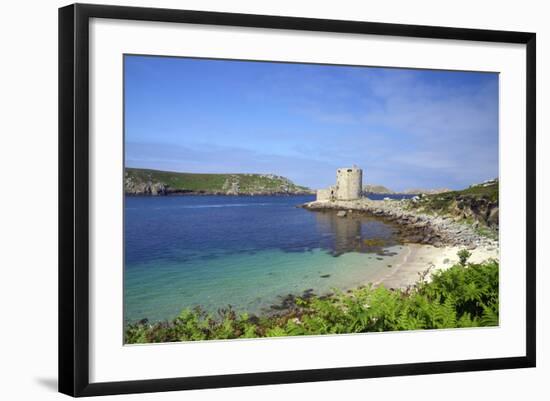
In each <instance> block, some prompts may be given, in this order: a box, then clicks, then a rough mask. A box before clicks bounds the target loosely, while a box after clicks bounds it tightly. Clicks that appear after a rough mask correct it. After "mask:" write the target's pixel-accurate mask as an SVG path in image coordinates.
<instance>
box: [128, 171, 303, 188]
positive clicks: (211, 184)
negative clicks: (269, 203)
mask: <svg viewBox="0 0 550 401" xmlns="http://www.w3.org/2000/svg"><path fill="white" fill-rule="evenodd" d="M124 192H125V193H126V194H128V195H169V194H206V195H277V194H309V193H312V191H311V190H310V189H309V188H307V187H304V186H300V185H296V184H294V183H293V182H292V181H290V180H289V179H288V178H285V177H281V176H278V175H274V174H197V173H178V172H172V171H160V170H151V169H139V168H126V169H125V172H124Z"/></svg>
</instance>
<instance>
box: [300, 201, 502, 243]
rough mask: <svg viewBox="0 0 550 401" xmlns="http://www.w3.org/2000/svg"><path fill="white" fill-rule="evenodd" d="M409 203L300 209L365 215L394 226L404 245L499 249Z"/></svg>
mask: <svg viewBox="0 0 550 401" xmlns="http://www.w3.org/2000/svg"><path fill="white" fill-rule="evenodd" d="M408 202H409V201H408V200H383V201H373V200H370V199H367V198H363V199H358V200H352V201H342V200H336V201H313V202H308V203H305V204H303V205H300V207H303V208H304V209H307V210H311V211H327V210H333V211H338V216H339V217H341V218H346V217H347V216H349V215H350V214H353V213H364V214H368V215H371V216H376V217H379V218H382V219H383V220H386V221H390V222H392V223H395V224H396V225H397V226H398V229H399V231H400V232H399V234H400V236H401V238H402V239H403V241H404V242H410V243H418V244H429V245H433V246H435V247H438V248H439V247H444V246H461V247H465V248H467V249H475V248H477V247H480V246H484V247H498V241H497V240H494V239H491V238H488V237H487V236H484V235H481V234H480V233H479V232H478V231H476V229H474V228H473V227H472V226H470V225H468V224H466V223H464V222H458V221H455V219H453V218H452V217H451V216H436V215H429V214H425V213H421V212H418V211H415V210H410V209H407V207H406V205H407V204H408Z"/></svg>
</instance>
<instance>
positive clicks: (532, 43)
mask: <svg viewBox="0 0 550 401" xmlns="http://www.w3.org/2000/svg"><path fill="white" fill-rule="evenodd" d="M91 18H107V19H120V20H141V21H160V22H174V23H187V24H189V23H190V24H205V25H220V26H239V27H251V28H275V29H285V30H303V31H322V32H337V33H352V34H369V35H385V36H401V37H415V38H438V39H450V40H468V41H484V42H500V43H516V44H524V45H525V46H526V60H525V61H526V68H527V70H526V71H527V74H526V79H527V82H526V88H527V90H526V105H527V107H526V113H527V114H526V121H527V124H526V138H525V141H526V151H527V166H526V171H527V177H526V178H527V181H526V183H527V191H526V194H525V196H526V202H527V216H526V217H527V219H526V223H525V224H526V229H527V238H526V240H527V243H526V246H527V248H526V250H527V258H526V308H527V309H526V317H527V324H526V327H525V333H526V353H525V355H524V356H521V357H508V358H494V359H475V360H455V361H444V362H428V363H407V364H396V365H382V366H353V367H345V368H330V369H313V370H295V371H282V372H281V371H278V372H261V373H246V374H230V375H218V376H196V377H182V378H166V379H154V380H135V381H121V382H102V383H90V381H89V334H88V329H89V312H88V311H89V290H88V285H89V270H88V269H89V266H88V257H89V249H88V247H89V233H88V229H89V222H88V219H89V191H90V190H89V181H88V171H89V164H88V163H89V144H88V135H89V133H88V124H89V116H88V110H89V104H88V96H89V79H88V61H89V21H90V19H91ZM535 65H536V35H535V33H527V32H509V31H495V30H479V29H464V28H447V27H436V26H418V25H401V24H387V23H378V22H376V23H373V22H358V21H339V20H327V19H311V18H296V17H282V16H266V15H246V14H233V13H221V12H204V11H186V10H172V9H155V8H138V7H121V6H106V5H88V4H74V5H69V6H66V7H63V8H60V9H59V391H60V392H62V393H65V394H68V395H71V396H95V395H106V394H124V393H141V392H157V391H172V390H188V389H203V388H219V387H235V386H252V385H264V384H280V383H294V382H315V381H324V380H345V379H360V378H372V377H385V376H401V375H422V374H433V373H450V372H464V371H480V370H493V369H513V368H527V367H534V366H535V363H536V358H535V354H536V352H535V350H536V337H535V324H536V322H535V299H536V294H535V275H536V260H535V254H536V252H535V243H536V242H535V240H536V238H535V236H536V228H535V224H536V215H535V213H536V203H535V202H536V201H535V193H536V188H535V185H536V184H535V165H536V160H535V156H536V154H535V146H536V137H535V135H536V132H535V131H536V123H535V121H536V114H535V113H536V104H535V102H536V67H535Z"/></svg>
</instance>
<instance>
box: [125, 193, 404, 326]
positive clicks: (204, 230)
mask: <svg viewBox="0 0 550 401" xmlns="http://www.w3.org/2000/svg"><path fill="white" fill-rule="evenodd" d="M308 200H310V198H307V197H219V196H218V197H214V196H213V197H209V196H197V197H191V196H181V197H175V196H174V197H162V198H161V197H158V198H157V197H151V198H146V197H144V198H127V199H126V215H125V246H126V252H125V271H124V309H125V310H124V312H125V320H126V321H129V322H132V321H137V320H141V319H143V318H147V319H149V320H150V321H157V320H164V319H170V318H173V317H175V316H176V315H177V314H178V313H179V312H180V311H181V310H182V309H183V308H186V307H193V306H197V305H201V306H202V307H204V308H205V309H207V310H209V311H212V312H215V311H216V310H217V309H218V308H222V307H225V306H227V305H232V306H233V307H234V308H235V309H236V310H238V311H247V312H250V313H262V312H264V311H266V310H269V308H270V306H271V305H273V304H276V303H278V302H280V301H281V297H282V296H285V295H287V294H295V295H299V294H302V293H303V292H304V291H306V290H313V291H314V292H315V293H316V294H324V293H328V292H330V291H331V290H332V289H333V288H338V289H343V290H345V289H348V288H353V287H357V286H359V285H361V284H364V283H367V282H369V281H373V280H376V279H377V278H379V277H380V276H381V275H383V274H384V273H385V272H387V269H388V265H395V264H396V263H397V261H398V259H399V258H400V257H401V253H402V252H403V248H402V247H401V246H400V245H399V244H398V243H397V242H396V241H395V239H394V234H395V231H394V229H393V227H391V226H388V225H386V224H384V223H382V222H380V221H378V220H374V219H369V218H365V217H359V216H355V217H353V215H352V217H346V218H340V217H336V215H335V214H334V213H318V212H317V213H316V212H310V211H307V210H304V209H301V208H296V207H295V206H296V205H297V204H300V203H303V202H306V201H308ZM369 239H382V240H383V241H384V243H385V244H386V246H384V247H383V248H382V249H380V248H377V249H373V248H369V247H368V246H367V245H366V243H365V240H369ZM367 244H368V242H367ZM380 253H381V254H380Z"/></svg>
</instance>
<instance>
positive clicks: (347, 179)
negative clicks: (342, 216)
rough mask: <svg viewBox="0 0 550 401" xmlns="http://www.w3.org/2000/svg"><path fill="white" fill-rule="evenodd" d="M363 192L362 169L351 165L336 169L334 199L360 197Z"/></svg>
mask: <svg viewBox="0 0 550 401" xmlns="http://www.w3.org/2000/svg"><path fill="white" fill-rule="evenodd" d="M362 192H363V170H361V169H360V168H359V167H356V166H353V167H349V168H339V169H338V170H337V171H336V199H338V200H353V199H360V198H361V194H362Z"/></svg>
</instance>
